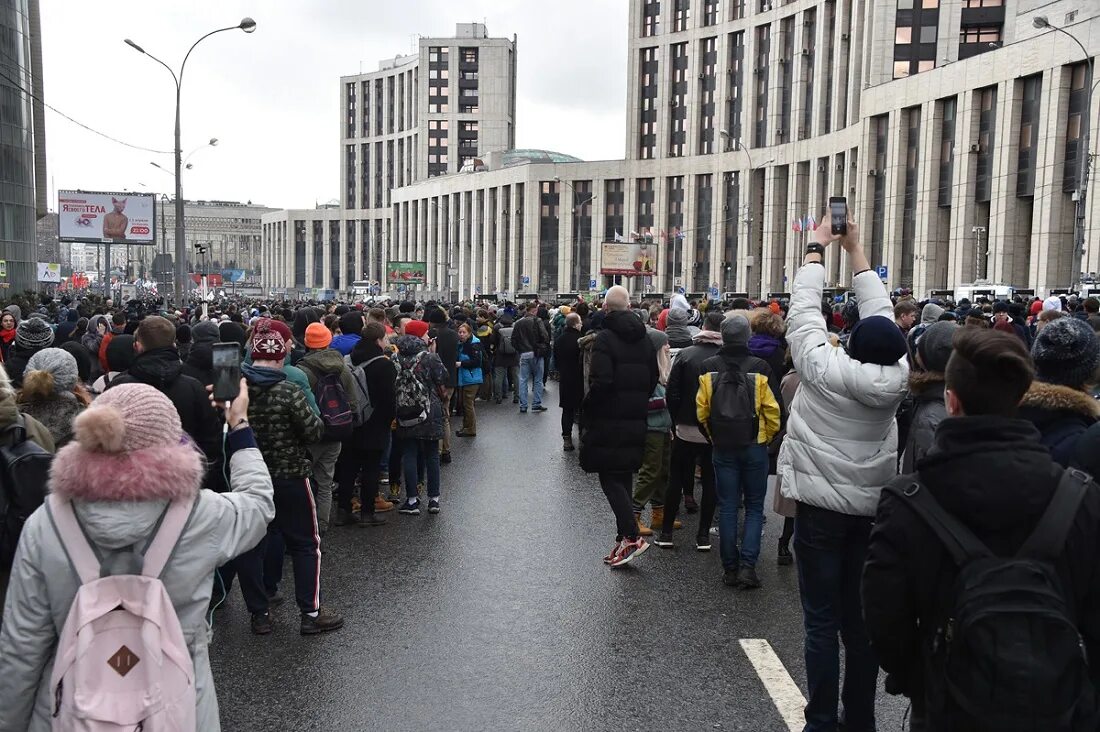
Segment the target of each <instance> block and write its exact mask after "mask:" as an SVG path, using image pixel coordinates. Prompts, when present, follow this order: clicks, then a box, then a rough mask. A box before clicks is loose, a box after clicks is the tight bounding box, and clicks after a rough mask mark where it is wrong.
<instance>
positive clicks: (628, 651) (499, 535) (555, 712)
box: [211, 382, 905, 731]
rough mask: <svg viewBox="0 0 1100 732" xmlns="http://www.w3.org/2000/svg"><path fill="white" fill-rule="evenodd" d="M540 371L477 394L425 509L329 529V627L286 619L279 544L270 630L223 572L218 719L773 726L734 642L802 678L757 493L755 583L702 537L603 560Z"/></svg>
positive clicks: (797, 627) (297, 726) (795, 606)
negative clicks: (746, 582) (473, 424)
mask: <svg viewBox="0 0 1100 732" xmlns="http://www.w3.org/2000/svg"><path fill="white" fill-rule="evenodd" d="M553 388H554V385H553V383H552V382H551V384H550V387H549V388H548V390H547V391H548V394H547V396H546V399H545V403H546V406H548V407H551V409H550V411H549V412H546V413H543V414H533V413H532V414H526V415H521V414H519V413H518V409H517V408H515V407H514V406H513V405H511V404H510V403H505V404H501V405H499V406H497V405H495V404H491V403H484V402H478V405H477V408H478V416H479V418H478V436H477V437H476V438H470V439H462V438H455V440H454V441H455V445H456V447H455V461H454V462H453V463H452V464H451V465H449V466H443V481H442V494H443V511H442V513H440V514H439V515H436V516H431V515H428V514H427V513H425V514H424V515H421V516H419V517H410V516H400V515H397V513H396V512H391V513H389V514H386V516H387V518H388V520H389V524H388V525H387V526H384V527H381V528H378V529H358V528H334V529H332V530H331V531H330V532H329V534H328V536H327V537H326V540H325V555H324V562H323V568H322V592H323V599H324V602H325V604H327V605H330V606H331V607H333V608H335V609H338V610H339V611H341V612H342V613H343V614H344V615H345V617H346V620H347V624H346V626H345V627H344V629H342V630H340V631H337V632H335V633H330V634H327V635H324V636H320V637H309V638H305V637H302V636H300V635H299V634H298V615H297V610H296V608H294V607H293V605H294V603H293V580H292V579H291V578H290V566H289V565H290V563H289V562H287V577H286V580H285V581H284V583H283V586H282V589H283V590H284V594H286V595H287V597H288V602H287V603H286V605H284V606H283V607H281V608H279V609H278V610H276V611H275V612H274V615H275V619H276V622H277V625H276V630H275V633H274V634H273V635H270V636H266V637H256V636H253V635H252V634H251V633H250V632H249V627H248V614H247V611H246V609H245V607H244V602H243V601H242V599H241V597H240V594H239V590H237V589H235V588H234V591H233V593H232V595H231V597H230V600H229V603H228V607H227V608H226V609H225V610H224V611H221V612H219V613H218V614H217V617H216V619H215V635H214V640H213V642H212V645H211V662H212V665H213V670H214V677H215V681H216V684H217V691H218V698H219V702H220V705H221V716H222V724H223V728H224V729H226V730H233V731H235V730H368V729H369V730H395V731H396V730H400V731H405V730H410V731H412V730H563V729H564V730H777V731H781V730H787V729H788V727H787V725H786V724H785V723H784V721H783V719H782V717H781V716H780V714H779V712H778V711H777V710H776V707H775V705H774V704H773V702H772V700H771V698H770V697H769V696H768V693H767V691H766V689H765V687H764V684H763V682H762V681H761V680H760V678H759V677H758V676H757V674H756V672H755V670H754V668H753V666H752V664H750V662H749V661H748V659H747V658H746V656H745V654H744V652H743V651H742V649H741V647H740V645H739V640H740V639H742V638H764V639H766V640H768V641H769V642H770V644H771V645H772V647H773V648H774V650H775V652H776V654H777V655H778V657H779V659H780V660H781V661H782V662H783V664H784V665H785V666H786V668H787V669H788V671H789V672H790V674H791V676H792V677H793V678H794V680H795V681H796V682H797V683H798V685H799V686H800V687H801V688H802V690H803V693H805V675H804V670H803V662H802V631H801V627H802V626H801V623H802V618H801V610H800V608H799V603H798V590H797V577H796V574H795V568H794V567H777V566H776V565H775V561H774V550H775V546H776V541H777V538H778V535H779V532H780V529H781V528H782V521H781V519H779V517H777V516H775V515H774V514H771V513H770V511H769V513H768V523H767V525H766V528H765V538H764V549H765V551H764V553H763V554H762V558H761V562H760V565H759V567H758V570H759V573H760V576H761V579H762V581H763V582H764V588H763V589H761V590H757V591H754V592H744V591H738V590H731V589H729V588H727V587H725V586H723V585H722V584H721V564H720V562H719V558H718V546H717V542H715V545H714V551H713V552H711V553H709V554H699V553H696V552H695V550H694V546H689V545H688V544H686V543H685V544H683V545H681V546H678V547H677V548H676V549H675V550H662V549H658V548H656V547H653V548H651V549H650V550H649V551H648V552H647V553H646V554H645V555H644V556H642V557H640V558H639V559H638V561H637V564H636V566H634V567H631V568H626V569H623V570H616V571H614V572H612V571H610V570H609V569H608V568H607V567H606V566H605V565H604V564H603V563H602V562H601V561H600V560H601V558H602V557H603V556H604V555H605V554H606V553H607V550H608V549H609V548H610V546H611V544H612V543H613V542H614V521H613V517H612V515H611V511H610V509H609V508H608V506H607V502H606V499H605V498H604V496H603V493H602V492H601V491H600V489H599V485H598V483H597V482H596V480H595V476H588V475H586V474H585V473H584V472H582V471H581V470H580V468H579V467H577V464H576V457H575V455H576V453H572V454H570V453H563V452H562V451H561V444H560V438H559V433H560V410H558V409H557V408H556V402H557V397H556V394H554V393H553ZM697 495H698V493H697ZM765 505H766V506H768V507H769V508H770V506H771V498H770V496H769V498H768V500H767V502H766V504H765ZM685 518H686V521H685V527H684V529H682V530H681V531H679V532H677V538H678V539H682V540H690V538H691V537H692V536H694V533H693V529H694V526H695V521H696V520H697V515H696V516H687V517H685ZM881 682H882V679H881V677H880V687H881ZM904 708H905V705H904V703H902V702H901V701H899V700H898V699H896V698H894V697H890V696H888V695H886V694H885V693H884V692H880V696H879V719H878V728H879V729H880V730H900V729H901V724H902V715H903V713H904Z"/></svg>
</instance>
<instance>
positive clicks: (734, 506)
mask: <svg viewBox="0 0 1100 732" xmlns="http://www.w3.org/2000/svg"><path fill="white" fill-rule="evenodd" d="M733 319H737V316H735V317H734V318H733ZM727 323H729V321H728V320H727ZM730 325H731V327H734V326H736V325H739V324H730ZM722 329H723V331H725V330H726V323H724V324H723V327H722ZM726 350H727V349H726V347H723V348H722V349H721V350H720V351H718V355H716V356H714V357H712V358H710V359H707V362H706V363H704V364H703V365H704V367H705V368H706V369H707V372H706V373H704V374H703V375H702V376H700V377H699V391H698V393H697V394H696V396H695V407H696V413H697V416H698V418H699V425H700V426H701V427H702V429H703V434H704V435H706V437H707V440H708V441H710V443H711V445H712V446H713V451H712V460H713V462H714V480H715V483H716V484H717V485H716V487H717V489H718V539H719V541H718V544H719V549H720V553H721V556H722V569H723V578H722V581H723V582H724V583H725V584H727V585H729V586H731V587H741V588H744V589H754V588H757V587H760V578H759V577H757V575H756V560H757V559H758V558H759V556H760V535H761V533H762V532H763V530H764V497H765V495H766V494H767V492H768V443H770V442H771V441H772V440H773V439H774V438H775V436H776V435H777V434H779V419H780V409H779V402H777V401H776V399H775V395H774V394H772V390H771V388H770V387H769V386H768V379H767V377H765V376H761V375H760V374H758V373H752V372H749V373H744V372H742V370H741V368H740V367H739V365H738V363H737V362H736V361H735V360H734V358H733V357H732V355H731V354H729V353H723V352H724V351H726ZM742 495H743V496H744V500H745V535H744V536H743V537H742V539H741V550H740V552H738V549H737V511H738V508H739V507H740V505H741V499H742Z"/></svg>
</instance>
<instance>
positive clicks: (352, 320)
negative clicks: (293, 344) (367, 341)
mask: <svg viewBox="0 0 1100 732" xmlns="http://www.w3.org/2000/svg"><path fill="white" fill-rule="evenodd" d="M336 327H337V328H339V329H340V335H338V336H335V337H334V338H333V339H332V347H333V348H334V349H335V350H336V351H338V352H339V353H340V355H341V356H348V355H351V352H352V350H354V349H355V346H356V344H358V343H359V340H360V339H361V338H362V337H363V336H362V332H363V313H362V311H360V310H349V311H348V312H346V313H344V314H343V315H341V316H340V319H339V320H337V321H336ZM303 333H304V331H303Z"/></svg>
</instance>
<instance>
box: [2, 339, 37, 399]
mask: <svg viewBox="0 0 1100 732" xmlns="http://www.w3.org/2000/svg"><path fill="white" fill-rule="evenodd" d="M37 352H38V351H28V350H26V349H24V348H20V347H19V345H18V344H16V343H12V344H11V349H10V350H9V351H8V354H7V355H6V356H5V357H4V370H5V371H7V372H8V378H9V379H11V385H12V386H14V387H15V388H16V389H18V388H20V387H22V386H23V372H24V371H26V370H27V361H30V360H31V356H33V355H34V354H35V353H37Z"/></svg>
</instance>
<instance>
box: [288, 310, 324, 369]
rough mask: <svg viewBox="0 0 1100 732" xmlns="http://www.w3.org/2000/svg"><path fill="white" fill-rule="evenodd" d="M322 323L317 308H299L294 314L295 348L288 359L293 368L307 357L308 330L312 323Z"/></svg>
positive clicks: (292, 328) (292, 329) (292, 330)
mask: <svg viewBox="0 0 1100 732" xmlns="http://www.w3.org/2000/svg"><path fill="white" fill-rule="evenodd" d="M320 322H321V316H320V315H318V314H317V310H316V309H315V308H311V307H305V308H298V309H297V310H296V311H295V312H294V325H293V326H292V327H291V332H292V333H293V334H294V348H293V350H291V352H290V358H289V359H287V363H289V364H290V365H291V366H297V365H298V362H299V361H300V360H302V357H303V356H305V355H306V328H307V327H309V325H310V324H311V323H320Z"/></svg>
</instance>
